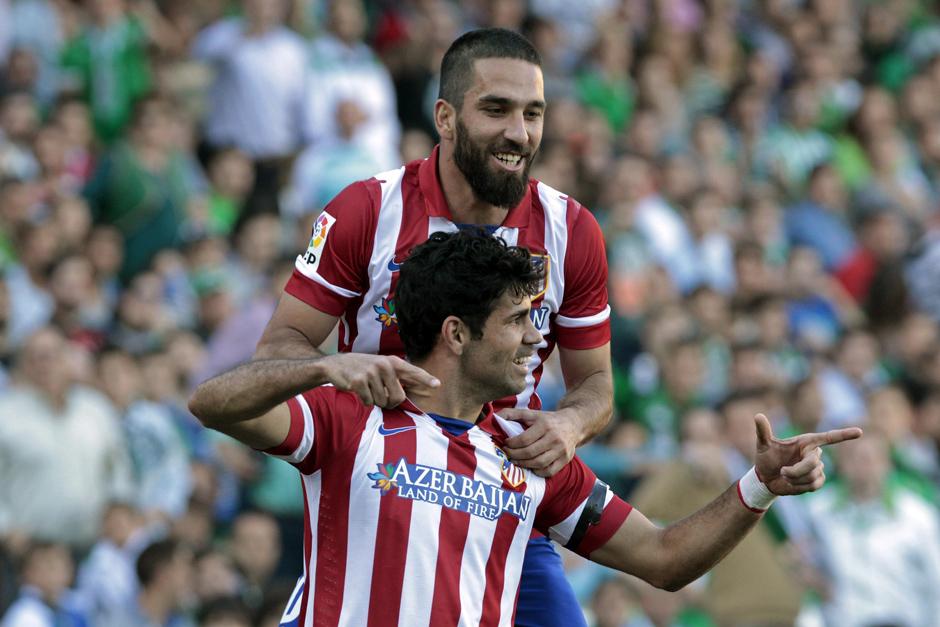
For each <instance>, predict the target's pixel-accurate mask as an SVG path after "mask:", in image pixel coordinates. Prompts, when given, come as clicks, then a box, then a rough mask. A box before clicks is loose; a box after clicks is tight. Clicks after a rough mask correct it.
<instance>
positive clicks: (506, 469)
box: [493, 445, 527, 488]
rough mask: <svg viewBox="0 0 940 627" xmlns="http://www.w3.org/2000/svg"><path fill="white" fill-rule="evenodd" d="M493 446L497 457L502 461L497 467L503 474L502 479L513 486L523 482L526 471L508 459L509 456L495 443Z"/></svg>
mask: <svg viewBox="0 0 940 627" xmlns="http://www.w3.org/2000/svg"><path fill="white" fill-rule="evenodd" d="M493 448H495V449H496V456H497V457H499V458H500V459H501V460H502V462H503V463H502V466H500V469H499V470H500V472H501V473H502V475H503V481H505V482H506V483H508V484H509V485H511V486H512V487H514V488H518V487H519V486H520V485H522V484H523V483H525V480H526V476H527V475H526V471H525V470H524V469H522V468H519V467H518V466H516V465H515V464H514V463H512V462H511V461H509V457H507V456H506V453H504V452H503V450H502V449H501V448H499V447H498V446H496V445H493Z"/></svg>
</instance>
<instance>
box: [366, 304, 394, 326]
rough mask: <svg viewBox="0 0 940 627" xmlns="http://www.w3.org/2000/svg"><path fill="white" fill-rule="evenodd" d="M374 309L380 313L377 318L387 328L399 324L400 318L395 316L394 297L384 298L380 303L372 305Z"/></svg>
mask: <svg viewBox="0 0 940 627" xmlns="http://www.w3.org/2000/svg"><path fill="white" fill-rule="evenodd" d="M372 309H373V310H374V311H375V313H376V314H378V316H377V317H376V318H375V319H376V320H378V321H379V322H381V323H382V326H383V327H385V328H386V329H387V328H389V327H391V326H392V325H397V324H398V318H396V317H395V299H394V298H383V299H382V302H381V303H380V304H378V305H372Z"/></svg>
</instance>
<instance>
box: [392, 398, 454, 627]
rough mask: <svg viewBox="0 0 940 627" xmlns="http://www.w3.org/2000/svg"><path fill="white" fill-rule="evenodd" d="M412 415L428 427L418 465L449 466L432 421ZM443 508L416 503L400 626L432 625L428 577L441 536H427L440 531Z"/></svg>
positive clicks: (419, 444) (421, 431)
mask: <svg viewBox="0 0 940 627" xmlns="http://www.w3.org/2000/svg"><path fill="white" fill-rule="evenodd" d="M409 416H410V417H411V418H412V419H413V420H414V421H415V422H416V423H420V424H422V425H423V426H425V427H430V428H420V427H419V428H418V430H417V435H416V453H415V457H416V459H415V463H417V464H422V465H424V466H432V467H434V468H446V467H447V448H446V447H443V446H440V445H439V444H437V445H435V444H436V442H435V440H436V439H437V438H438V437H440V435H439V434H438V433H437V430H436V427H435V426H434V425H432V424H430V423H431V420H430V418H428V417H427V416H423V415H418V414H411V413H409ZM441 511H442V510H441V507H440V506H439V505H436V504H432V503H425V502H423V501H416V502H415V503H414V509H413V510H412V512H411V522H410V526H409V530H408V537H409V538H415V539H417V538H420V542H417V541H416V542H409V543H408V546H407V547H406V549H407V557H406V559H405V575H404V584H403V586H402V591H401V609H400V610H399V613H398V624H399V625H430V624H431V600H432V597H431V594H429V593H430V591H431V590H433V589H434V581H433V580H432V579H430V578H429V577H428V574H429V573H433V572H434V571H435V568H436V565H437V555H438V543H439V539H438V535H437V534H436V533H428V530H429V529H440V528H441V522H440V519H441Z"/></svg>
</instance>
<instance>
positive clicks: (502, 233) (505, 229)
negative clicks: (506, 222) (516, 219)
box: [493, 226, 519, 246]
mask: <svg viewBox="0 0 940 627" xmlns="http://www.w3.org/2000/svg"><path fill="white" fill-rule="evenodd" d="M493 235H494V236H495V237H501V238H503V240H505V242H506V243H507V244H508V245H509V246H518V245H519V243H518V242H519V229H518V228H516V227H509V226H501V227H499V228H498V229H496V232H495V233H493Z"/></svg>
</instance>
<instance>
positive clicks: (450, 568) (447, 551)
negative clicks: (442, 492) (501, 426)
mask: <svg viewBox="0 0 940 627" xmlns="http://www.w3.org/2000/svg"><path fill="white" fill-rule="evenodd" d="M464 437H466V436H464ZM465 446H467V443H466V442H462V441H460V439H458V438H451V440H450V444H449V445H448V447H447V470H449V471H451V472H454V473H459V474H463V475H467V476H473V474H474V471H475V470H476V457H473V456H470V455H466V454H464V455H461V449H462V448H463V447H465ZM470 518H471V516H467V515H466V514H463V513H461V512H457V511H454V510H452V509H448V508H442V510H441V524H440V528H439V530H438V536H439V538H440V539H439V542H440V545H439V548H438V551H437V568H436V570H435V573H434V595H433V599H434V600H433V601H432V603H431V622H430V624H431V625H453V624H456V623H457V620H458V619H459V618H460V598H459V597H457V598H454V597H452V596H451V595H452V593H453V591H455V590H459V586H460V569H461V557H462V555H463V550H464V545H465V544H466V541H467V530H468V529H469V527H470V520H469V519H470Z"/></svg>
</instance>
